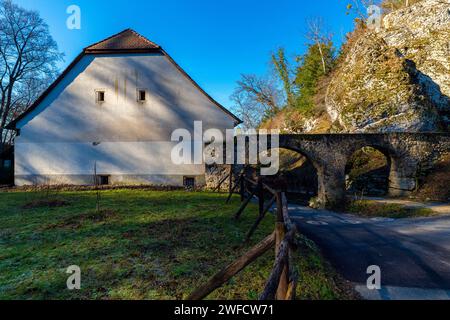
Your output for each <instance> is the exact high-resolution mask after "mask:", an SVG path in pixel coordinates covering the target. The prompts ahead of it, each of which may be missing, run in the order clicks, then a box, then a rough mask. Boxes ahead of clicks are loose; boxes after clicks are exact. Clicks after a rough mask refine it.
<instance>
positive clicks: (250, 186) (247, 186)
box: [188, 169, 298, 300]
mask: <svg viewBox="0 0 450 320" xmlns="http://www.w3.org/2000/svg"><path fill="white" fill-rule="evenodd" d="M227 179H230V185H229V195H228V198H227V201H226V202H227V203H229V201H230V200H231V198H232V196H233V194H234V193H235V192H236V190H237V189H238V187H239V188H240V191H239V194H240V195H241V201H242V204H241V206H240V208H239V209H238V211H237V212H236V214H235V215H234V219H239V218H240V217H241V216H242V214H243V213H244V211H245V209H246V208H247V206H248V205H249V203H250V202H251V201H252V200H253V199H254V197H255V196H256V197H257V198H258V205H259V215H258V217H257V219H256V221H255V223H254V224H253V226H252V227H251V229H250V230H249V232H248V234H247V236H246V238H245V242H246V243H248V242H249V241H250V240H251V238H252V236H253V234H254V233H255V231H256V230H257V228H258V226H259V225H260V223H261V222H262V221H263V220H264V218H265V217H266V215H267V212H269V211H270V209H271V208H272V207H273V205H274V204H275V203H276V204H277V206H276V208H277V210H276V224H275V231H274V232H273V233H272V234H271V235H269V236H268V237H266V238H265V239H264V240H262V241H261V242H260V243H258V244H257V245H256V246H254V247H253V248H252V249H250V250H249V251H248V252H246V253H245V254H244V255H243V256H241V257H239V258H238V259H237V260H236V261H234V262H232V263H231V264H229V265H228V266H227V267H225V268H224V269H223V270H221V271H220V272H218V273H217V274H215V275H214V276H213V277H212V278H210V279H209V280H208V281H207V282H206V283H205V284H204V285H202V286H201V287H199V288H197V289H196V290H194V291H193V292H192V293H191V295H190V296H189V298H188V299H189V300H202V299H204V298H206V297H207V296H208V295H209V294H211V293H212V292H213V291H215V290H216V289H218V288H220V287H221V286H223V285H224V284H225V283H227V282H228V281H229V280H230V279H231V278H232V277H234V276H235V275H237V274H238V273H239V272H241V271H242V270H244V269H245V268H246V267H247V266H248V265H250V264H251V263H253V262H254V261H255V260H257V259H258V258H259V257H261V256H262V255H264V254H265V253H266V252H268V251H269V250H270V249H272V248H273V247H274V246H275V263H274V267H273V269H272V272H271V275H270V277H269V279H268V280H267V283H266V285H265V288H264V289H263V291H262V294H261V296H260V300H294V299H295V298H296V288H297V283H298V273H297V271H296V268H295V267H294V264H293V263H292V260H293V254H294V252H295V250H297V247H298V246H297V244H296V235H297V227H296V225H295V224H294V223H292V221H291V219H290V217H289V207H288V201H287V198H286V194H285V193H284V192H281V191H279V190H275V189H273V188H272V187H270V186H268V185H267V184H265V183H264V182H263V179H262V178H261V177H259V178H257V180H256V181H255V180H253V179H250V178H248V177H247V176H246V170H245V169H244V170H242V171H241V172H240V174H239V176H238V178H237V179H236V181H235V183H234V186H233V172H232V169H230V173H229V174H228V175H227V176H226V177H225V178H223V179H222V180H221V181H220V183H219V186H218V187H217V188H216V190H220V187H221V185H222V184H223V183H224V182H225V181H226V180H227ZM267 196H268V197H267ZM266 200H268V201H266Z"/></svg>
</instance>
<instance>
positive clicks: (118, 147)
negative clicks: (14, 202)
mask: <svg viewBox="0 0 450 320" xmlns="http://www.w3.org/2000/svg"><path fill="white" fill-rule="evenodd" d="M194 121H202V122H203V127H204V130H207V129H209V128H216V129H220V130H226V129H233V128H234V127H235V126H236V125H237V124H238V123H239V119H238V118H236V117H235V116H234V115H233V114H232V113H230V112H229V111H228V110H226V109H225V108H224V107H222V106H221V105H220V104H219V103H217V102H216V101H214V99H212V98H211V97H210V96H209V95H208V94H207V93H206V92H204V91H203V90H202V89H201V88H200V87H199V86H198V85H197V84H196V83H195V82H194V81H193V80H192V79H191V78H190V77H189V76H188V75H187V74H186V73H185V72H184V71H183V70H182V69H181V68H180V66H178V65H177V64H176V63H175V62H174V61H173V60H172V59H171V57H170V56H169V55H168V54H167V53H166V52H165V51H164V50H163V49H162V48H161V47H160V46H158V45H156V44H154V43H153V42H151V41H149V40H148V39H146V38H144V37H143V36H141V35H139V34H137V33H136V32H134V31H133V30H129V29H128V30H125V31H123V32H121V33H119V34H117V35H114V36H112V37H110V38H108V39H105V40H103V41H101V42H98V43H96V44H94V45H92V46H89V47H87V48H85V49H84V50H83V52H82V53H81V54H80V55H79V56H78V57H77V58H76V59H75V61H74V62H72V64H71V65H70V66H69V67H68V68H67V69H66V70H65V71H64V72H63V73H62V75H61V76H60V77H59V78H58V79H57V80H56V81H55V83H53V84H52V85H51V86H50V88H48V90H47V91H46V92H45V93H44V94H43V95H42V96H41V97H40V98H39V99H38V100H37V101H36V102H35V104H34V105H33V106H32V107H31V108H30V109H29V110H28V111H27V112H25V113H24V114H23V115H21V116H20V117H19V118H18V119H16V120H15V121H13V122H12V123H11V124H10V125H9V128H14V129H17V130H18V136H17V137H16V140H15V184H16V185H18V186H22V185H35V184H71V185H89V184H92V183H93V180H94V179H93V174H94V167H96V170H97V174H98V175H99V176H102V178H101V179H100V180H102V183H105V184H106V183H108V184H126V185H132V184H150V185H173V186H182V185H183V183H185V182H186V181H188V182H189V183H192V181H193V180H192V178H195V179H196V184H197V185H202V184H203V183H204V180H205V179H204V178H205V166H204V165H182V166H180V165H175V164H173V163H172V161H171V151H172V148H173V147H174V146H175V145H176V144H177V143H176V142H171V135H172V132H173V131H174V130H175V129H179V128H184V129H187V130H189V131H190V132H193V126H194Z"/></svg>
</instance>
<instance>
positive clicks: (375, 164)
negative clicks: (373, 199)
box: [345, 146, 393, 196]
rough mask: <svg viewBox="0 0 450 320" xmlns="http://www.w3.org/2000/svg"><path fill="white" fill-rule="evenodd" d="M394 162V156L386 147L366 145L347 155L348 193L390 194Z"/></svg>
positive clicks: (367, 194) (358, 194)
mask: <svg viewBox="0 0 450 320" xmlns="http://www.w3.org/2000/svg"><path fill="white" fill-rule="evenodd" d="M353 149H354V148H352V150H353ZM392 162H393V157H392V156H391V154H390V153H389V152H388V151H387V150H386V149H385V148H379V147H374V146H364V147H361V148H359V149H356V150H355V151H354V152H353V153H351V154H350V155H349V156H348V157H347V161H346V165H345V176H346V193H347V194H348V195H357V196H360V195H365V196H386V195H388V194H389V185H390V175H391V167H392Z"/></svg>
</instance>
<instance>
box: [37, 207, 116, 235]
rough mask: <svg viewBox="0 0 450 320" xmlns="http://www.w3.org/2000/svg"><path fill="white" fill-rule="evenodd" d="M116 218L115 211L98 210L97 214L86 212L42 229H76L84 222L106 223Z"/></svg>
mask: <svg viewBox="0 0 450 320" xmlns="http://www.w3.org/2000/svg"><path fill="white" fill-rule="evenodd" d="M117 216H118V213H117V212H116V211H114V210H109V209H105V210H100V211H99V212H96V211H92V212H86V213H83V214H79V215H76V216H72V217H68V218H66V219H64V220H62V221H61V222H58V223H54V224H50V225H48V226H46V227H45V228H44V229H45V230H51V229H60V228H63V229H64V228H69V229H78V228H80V227H81V225H82V224H83V223H85V222H88V223H100V222H105V221H108V220H110V219H112V218H115V217H117Z"/></svg>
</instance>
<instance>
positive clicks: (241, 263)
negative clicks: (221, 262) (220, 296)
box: [188, 233, 275, 300]
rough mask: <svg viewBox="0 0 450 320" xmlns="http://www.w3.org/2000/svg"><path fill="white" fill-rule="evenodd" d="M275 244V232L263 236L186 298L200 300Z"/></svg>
mask: <svg viewBox="0 0 450 320" xmlns="http://www.w3.org/2000/svg"><path fill="white" fill-rule="evenodd" d="M274 244H275V234H274V233H272V234H271V235H270V236H268V237H267V238H265V239H264V240H263V241H261V242H260V243H259V244H257V245H256V246H255V247H253V248H252V249H251V250H250V251H248V252H247V253H246V254H245V255H243V256H242V257H240V258H239V259H237V260H236V261H235V262H233V263H231V264H230V265H228V266H227V267H226V268H225V269H223V270H222V271H220V272H219V273H217V274H216V275H214V276H213V277H212V278H211V279H210V280H209V281H208V282H207V283H206V284H205V285H203V286H201V287H200V288H198V289H196V290H195V291H194V292H193V293H192V294H191V295H190V296H189V298H188V300H202V299H204V298H206V297H207V296H208V295H209V294H211V292H213V291H214V290H216V289H217V288H219V287H221V286H222V285H223V284H224V283H226V282H228V281H229V280H230V279H231V278H232V277H234V276H235V275H236V274H238V273H239V272H241V271H242V270H243V269H244V268H245V267H247V266H248V265H249V264H251V263H252V262H253V261H255V260H256V259H258V258H259V257H260V256H262V255H263V254H264V253H266V252H267V251H268V250H270V248H272V247H273V245H274Z"/></svg>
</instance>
